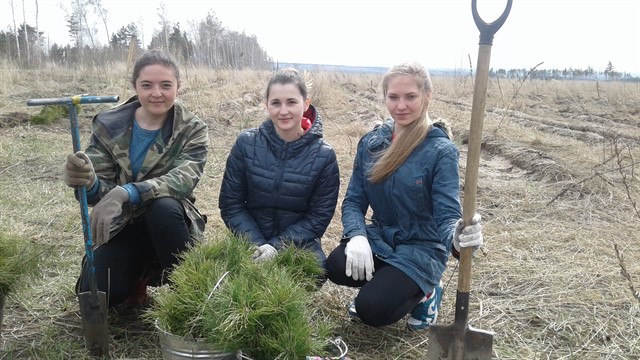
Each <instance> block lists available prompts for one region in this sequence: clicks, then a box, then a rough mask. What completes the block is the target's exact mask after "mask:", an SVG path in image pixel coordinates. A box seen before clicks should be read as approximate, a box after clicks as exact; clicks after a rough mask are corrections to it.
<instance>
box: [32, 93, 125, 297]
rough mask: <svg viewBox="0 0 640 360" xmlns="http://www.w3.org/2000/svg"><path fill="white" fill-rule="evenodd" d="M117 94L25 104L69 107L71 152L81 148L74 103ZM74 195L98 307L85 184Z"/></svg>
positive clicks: (115, 98) (110, 99)
mask: <svg viewBox="0 0 640 360" xmlns="http://www.w3.org/2000/svg"><path fill="white" fill-rule="evenodd" d="M118 99H119V97H118V96H82V95H77V96H73V97H66V98H48V99H30V100H27V106H43V105H67V106H68V109H69V125H70V126H69V127H70V130H71V139H72V143H73V152H74V153H75V152H78V151H80V150H81V146H80V130H79V126H78V112H77V111H76V105H78V104H97V103H113V102H118ZM75 192H76V196H77V198H78V200H79V202H80V215H81V217H82V233H83V235H84V246H85V254H86V257H87V266H88V267H89V273H90V275H89V287H90V290H91V301H92V305H93V306H95V307H96V308H97V307H98V303H99V299H98V296H97V295H98V286H97V281H96V276H95V272H96V269H95V266H94V259H93V241H92V239H91V228H90V226H89V204H88V201H87V188H86V186H78V187H76V189H75Z"/></svg>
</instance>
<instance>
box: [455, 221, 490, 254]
mask: <svg viewBox="0 0 640 360" xmlns="http://www.w3.org/2000/svg"><path fill="white" fill-rule="evenodd" d="M480 221H481V219H480V214H475V215H473V218H471V224H470V225H468V226H464V221H463V220H462V219H459V220H458V221H457V222H456V225H455V227H456V230H455V232H454V234H453V247H454V248H455V249H456V251H457V252H460V249H461V248H463V247H473V252H476V250H478V248H480V246H481V245H482V244H484V240H483V239H482V225H480Z"/></svg>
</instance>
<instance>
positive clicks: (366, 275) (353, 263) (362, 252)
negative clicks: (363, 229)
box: [344, 235, 375, 281]
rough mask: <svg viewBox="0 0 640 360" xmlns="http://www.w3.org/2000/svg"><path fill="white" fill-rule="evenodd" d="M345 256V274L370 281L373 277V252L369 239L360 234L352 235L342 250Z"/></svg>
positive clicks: (355, 278)
mask: <svg viewBox="0 0 640 360" xmlns="http://www.w3.org/2000/svg"><path fill="white" fill-rule="evenodd" d="M344 253H345V255H346V256H347V265H346V270H345V274H346V275H347V276H348V277H352V278H353V280H356V281H358V280H365V279H366V280H367V281H370V280H371V278H372V277H373V272H374V271H375V269H374V268H373V253H372V252H371V246H370V245H369V240H367V238H366V237H364V236H362V235H356V236H354V237H352V238H351V239H350V240H349V242H348V243H347V246H346V248H345V250H344Z"/></svg>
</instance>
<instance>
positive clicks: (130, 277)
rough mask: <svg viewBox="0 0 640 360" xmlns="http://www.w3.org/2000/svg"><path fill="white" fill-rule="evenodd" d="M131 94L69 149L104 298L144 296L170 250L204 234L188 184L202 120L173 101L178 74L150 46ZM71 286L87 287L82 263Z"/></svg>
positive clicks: (160, 275) (198, 168)
mask: <svg viewBox="0 0 640 360" xmlns="http://www.w3.org/2000/svg"><path fill="white" fill-rule="evenodd" d="M132 84H133V88H134V90H135V91H136V96H134V97H132V98H131V99H129V100H128V101H126V102H125V103H124V104H121V105H119V106H117V107H115V108H113V109H111V110H108V111H105V112H102V113H100V114H98V115H96V116H95V117H94V119H93V133H92V135H91V140H90V144H89V146H88V147H87V149H86V151H85V152H84V153H83V152H78V153H76V154H70V155H68V157H67V161H66V163H65V167H64V178H65V182H66V183H67V185H69V186H86V187H87V200H88V202H89V205H92V206H93V210H92V212H91V216H90V221H91V233H92V236H93V240H94V244H95V246H96V248H95V252H94V256H95V269H96V276H97V280H98V281H97V282H98V290H100V291H105V292H107V293H108V296H109V298H108V301H109V305H110V306H114V305H117V304H119V303H123V302H126V303H131V304H139V303H141V302H144V301H146V299H147V295H146V287H147V284H151V285H158V284H160V283H162V281H163V279H164V278H165V274H164V272H166V271H167V270H169V269H171V268H172V267H173V265H175V263H176V262H177V258H176V254H177V253H179V252H180V251H183V250H184V249H186V247H187V246H188V244H191V243H193V241H195V240H199V239H201V238H202V236H203V231H204V225H205V218H204V216H203V215H201V214H200V213H199V212H198V210H197V209H196V207H195V206H194V202H195V198H194V196H193V190H194V188H195V187H196V185H197V184H198V181H199V180H200V176H201V175H202V172H203V170H204V165H205V162H206V160H207V151H208V147H209V136H208V131H207V125H206V124H205V123H204V122H203V121H202V120H200V119H199V118H197V117H196V116H195V115H194V114H193V113H191V112H190V111H189V110H187V109H186V107H185V106H184V105H183V104H181V103H180V102H176V101H175V100H176V96H177V91H178V88H179V86H180V75H179V71H178V67H177V65H176V63H175V62H174V61H173V59H171V57H169V56H168V55H167V54H166V53H163V52H160V51H150V52H147V53H145V54H144V55H142V57H141V58H140V59H138V61H137V62H136V64H135V66H134V69H133V76H132ZM82 268H83V269H82V274H81V276H80V279H79V280H78V285H77V287H76V291H78V292H84V291H88V289H89V281H88V276H87V271H88V270H87V268H86V266H85V265H84V261H83V266H82Z"/></svg>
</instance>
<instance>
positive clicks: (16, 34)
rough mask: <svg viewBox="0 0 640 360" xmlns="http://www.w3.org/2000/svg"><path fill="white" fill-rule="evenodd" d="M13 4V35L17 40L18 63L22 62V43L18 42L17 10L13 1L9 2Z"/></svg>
mask: <svg viewBox="0 0 640 360" xmlns="http://www.w3.org/2000/svg"><path fill="white" fill-rule="evenodd" d="M9 1H10V3H11V17H12V19H13V34H14V35H15V36H14V37H15V39H16V49H17V51H18V61H20V59H21V57H20V41H19V40H18V27H17V26H16V11H15V8H14V6H13V0H9Z"/></svg>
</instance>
